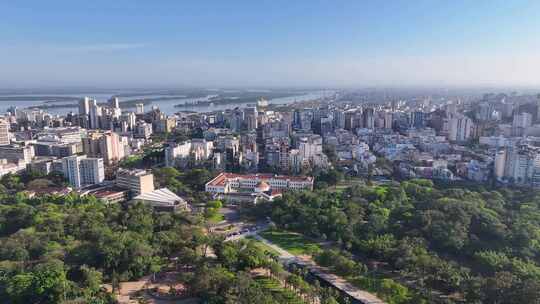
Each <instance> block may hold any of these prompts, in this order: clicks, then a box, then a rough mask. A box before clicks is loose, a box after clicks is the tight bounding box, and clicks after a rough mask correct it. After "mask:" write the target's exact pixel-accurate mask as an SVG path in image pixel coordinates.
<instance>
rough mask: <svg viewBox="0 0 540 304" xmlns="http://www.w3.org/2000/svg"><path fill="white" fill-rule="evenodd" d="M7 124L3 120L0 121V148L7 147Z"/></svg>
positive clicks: (8, 141)
mask: <svg viewBox="0 0 540 304" xmlns="http://www.w3.org/2000/svg"><path fill="white" fill-rule="evenodd" d="M9 143H10V140H9V123H8V122H7V121H5V120H0V146H5V145H9Z"/></svg>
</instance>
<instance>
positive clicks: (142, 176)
mask: <svg viewBox="0 0 540 304" xmlns="http://www.w3.org/2000/svg"><path fill="white" fill-rule="evenodd" d="M116 184H117V185H118V186H119V187H122V188H126V189H129V190H130V191H131V194H132V196H137V195H140V194H144V193H148V192H152V191H154V175H153V174H152V173H150V172H147V171H146V170H125V169H120V170H118V173H117V174H116Z"/></svg>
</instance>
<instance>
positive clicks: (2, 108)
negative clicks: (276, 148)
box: [0, 91, 334, 115]
mask: <svg viewBox="0 0 540 304" xmlns="http://www.w3.org/2000/svg"><path fill="white" fill-rule="evenodd" d="M118 93H121V92H118ZM333 93H334V91H311V92H307V93H305V94H302V95H297V96H290V97H280V98H273V99H269V100H268V103H270V104H290V103H293V102H296V101H308V100H315V99H319V98H321V97H323V96H325V95H326V96H328V95H331V94H333ZM113 94H117V93H101V92H83V93H77V94H65V93H58V94H55V93H54V92H53V93H50V92H48V93H47V94H24V95H23V94H19V95H11V94H10V95H9V96H16V97H17V98H20V97H23V96H28V97H40V96H65V97H78V98H83V97H84V96H89V97H91V98H95V99H96V100H97V101H98V102H106V101H107V100H108V99H109V98H110V97H111V96H112V95H113ZM3 96H5V95H1V94H0V97H3ZM212 96H215V95H207V96H206V97H202V98H185V97H183V96H181V95H179V96H178V99H167V100H159V101H153V102H152V103H151V104H147V105H145V111H149V110H150V109H151V108H152V107H153V106H157V107H158V108H159V109H160V110H161V111H163V112H164V113H166V114H168V115H171V114H174V113H176V112H179V111H193V112H210V111H216V110H225V109H233V108H235V107H245V106H246V105H248V104H254V103H253V102H251V103H239V104H222V105H220V104H215V105H208V106H186V107H182V108H175V107H174V106H175V105H177V104H182V103H193V102H195V101H199V100H208V99H209V98H210V97H212ZM158 97H171V96H170V95H144V94H141V95H139V96H130V97H120V98H119V99H120V102H122V101H125V100H132V99H136V98H158ZM44 100H45V99H44ZM62 103H70V104H73V103H74V102H73V101H65V102H64V101H62V102H54V103H52V104H62ZM41 104H43V101H39V100H31V99H30V98H29V99H28V100H24V99H22V100H13V101H9V100H7V101H0V113H5V112H6V111H7V109H8V108H10V107H12V106H17V107H18V108H21V109H22V108H27V107H30V106H37V105H41ZM123 110H134V109H133V108H127V107H126V108H123ZM45 111H46V112H48V113H51V114H55V115H66V114H67V113H69V112H74V113H77V112H78V108H77V107H69V108H50V109H46V110H45Z"/></svg>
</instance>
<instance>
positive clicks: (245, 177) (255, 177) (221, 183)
mask: <svg viewBox="0 0 540 304" xmlns="http://www.w3.org/2000/svg"><path fill="white" fill-rule="evenodd" d="M205 188H206V192H209V193H212V194H214V195H215V196H216V197H219V198H221V199H227V200H230V201H256V200H257V198H262V199H264V200H273V199H274V198H275V197H278V196H281V193H282V192H283V191H286V190H313V177H310V176H286V175H275V174H266V173H257V174H236V173H221V174H219V175H218V176H216V177H215V178H214V179H212V180H211V181H209V182H208V183H206V187H205Z"/></svg>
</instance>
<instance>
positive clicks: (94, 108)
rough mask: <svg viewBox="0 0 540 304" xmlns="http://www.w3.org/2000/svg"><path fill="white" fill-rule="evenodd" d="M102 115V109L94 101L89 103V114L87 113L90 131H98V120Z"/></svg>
mask: <svg viewBox="0 0 540 304" xmlns="http://www.w3.org/2000/svg"><path fill="white" fill-rule="evenodd" d="M101 115H102V109H101V107H100V106H99V105H98V103H97V101H96V100H91V101H90V113H89V122H90V123H89V128H90V129H99V128H100V126H101V125H100V120H101Z"/></svg>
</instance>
